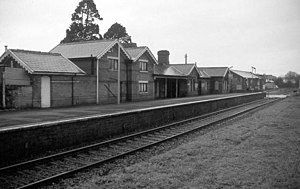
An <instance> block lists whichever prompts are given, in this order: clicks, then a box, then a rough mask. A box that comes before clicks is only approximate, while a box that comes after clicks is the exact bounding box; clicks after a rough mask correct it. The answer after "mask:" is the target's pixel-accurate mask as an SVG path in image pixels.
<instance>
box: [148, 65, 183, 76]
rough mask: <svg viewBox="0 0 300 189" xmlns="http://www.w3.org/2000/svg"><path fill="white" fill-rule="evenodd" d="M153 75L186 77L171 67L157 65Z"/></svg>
mask: <svg viewBox="0 0 300 189" xmlns="http://www.w3.org/2000/svg"><path fill="white" fill-rule="evenodd" d="M154 75H163V76H176V77H186V75H184V74H183V73H181V72H180V71H179V70H177V69H176V68H175V67H173V66H172V65H158V66H155V69H154Z"/></svg>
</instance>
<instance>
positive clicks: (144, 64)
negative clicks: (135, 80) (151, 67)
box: [139, 59, 148, 72]
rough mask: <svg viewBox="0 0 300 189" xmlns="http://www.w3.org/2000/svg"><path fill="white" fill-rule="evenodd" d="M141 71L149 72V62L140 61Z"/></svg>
mask: <svg viewBox="0 0 300 189" xmlns="http://www.w3.org/2000/svg"><path fill="white" fill-rule="evenodd" d="M139 70H140V72H148V60H144V59H140V60H139Z"/></svg>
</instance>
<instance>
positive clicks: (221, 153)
mask: <svg viewBox="0 0 300 189" xmlns="http://www.w3.org/2000/svg"><path fill="white" fill-rule="evenodd" d="M299 123H300V97H290V98H288V99H285V100H283V101H281V102H279V103H277V104H275V105H272V106H271V107H269V108H266V109H263V110H260V111H258V112H256V113H255V114H253V115H252V116H250V117H248V118H245V119H242V120H239V121H237V122H234V123H233V124H231V125H228V126H226V127H223V128H221V129H219V130H216V131H213V132H210V133H208V134H206V135H203V136H199V137H196V138H194V139H193V140H192V141H191V142H189V143H185V144H183V145H181V146H179V147H177V148H176V149H173V150H171V151H168V152H166V153H163V154H160V155H158V156H155V157H152V158H150V159H149V160H147V161H145V162H142V163H138V164H134V165H132V166H129V167H124V168H121V169H117V170H115V171H113V172H112V173H110V174H108V175H106V176H102V177H100V176H96V175H95V176H93V177H92V178H91V179H90V180H89V181H88V182H85V183H82V184H81V185H80V186H78V187H77V188H300V126H299Z"/></svg>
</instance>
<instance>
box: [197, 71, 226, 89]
mask: <svg viewBox="0 0 300 189" xmlns="http://www.w3.org/2000/svg"><path fill="white" fill-rule="evenodd" d="M198 70H199V72H200V73H205V75H207V76H209V78H210V81H209V83H210V88H209V94H224V93H229V88H230V86H229V85H230V83H229V68H228V67H198Z"/></svg>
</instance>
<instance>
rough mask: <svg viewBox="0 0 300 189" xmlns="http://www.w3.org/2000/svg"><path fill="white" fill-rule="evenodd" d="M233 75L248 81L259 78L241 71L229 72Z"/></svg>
mask: <svg viewBox="0 0 300 189" xmlns="http://www.w3.org/2000/svg"><path fill="white" fill-rule="evenodd" d="M231 71H232V72H233V73H236V74H237V75H239V76H241V77H243V78H246V79H249V78H253V79H257V78H259V77H258V76H256V75H254V74H253V73H252V72H246V71H241V70H231Z"/></svg>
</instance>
